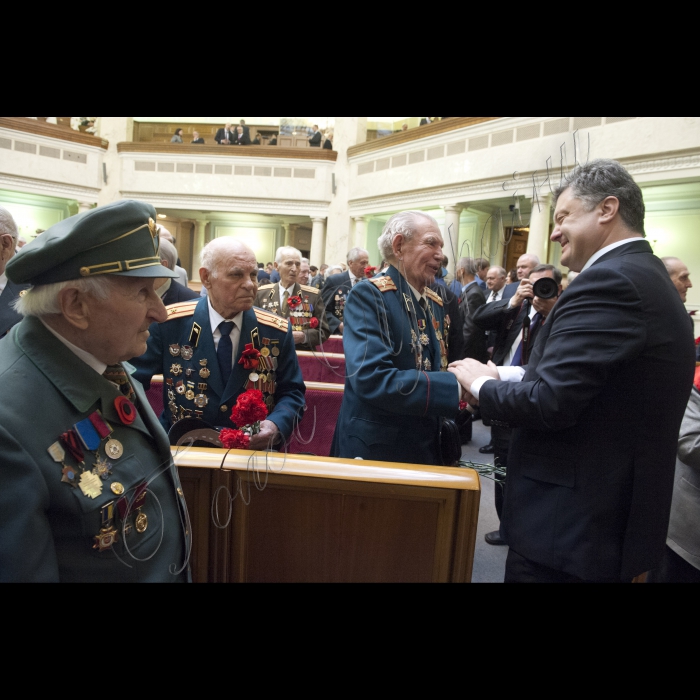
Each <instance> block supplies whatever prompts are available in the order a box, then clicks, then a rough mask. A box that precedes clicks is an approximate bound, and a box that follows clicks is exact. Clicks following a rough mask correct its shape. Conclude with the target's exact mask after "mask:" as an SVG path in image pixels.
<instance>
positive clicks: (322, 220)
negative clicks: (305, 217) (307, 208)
mask: <svg viewBox="0 0 700 700" xmlns="http://www.w3.org/2000/svg"><path fill="white" fill-rule="evenodd" d="M311 221H312V222H313V223H315V224H325V223H326V221H327V218H326V217H325V216H314V217H312V218H311Z"/></svg>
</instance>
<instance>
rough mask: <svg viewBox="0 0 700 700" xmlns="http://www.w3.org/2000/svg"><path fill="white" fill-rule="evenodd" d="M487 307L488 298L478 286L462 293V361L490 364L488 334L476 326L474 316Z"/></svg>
mask: <svg viewBox="0 0 700 700" xmlns="http://www.w3.org/2000/svg"><path fill="white" fill-rule="evenodd" d="M485 305H486V298H485V297H484V293H483V292H482V291H481V288H480V287H479V285H478V284H472V285H470V287H469V288H468V289H467V291H466V293H462V298H461V299H460V301H459V306H460V311H461V313H462V338H463V345H464V351H463V355H462V357H461V358H460V359H465V358H467V357H468V358H471V359H472V360H478V361H479V362H483V363H484V364H485V363H486V362H488V359H489V353H488V350H487V349H486V334H485V333H484V330H483V328H481V327H479V326H477V325H476V323H475V322H474V316H475V315H476V313H477V312H478V311H479V309H481V308H482V307H484V306H485Z"/></svg>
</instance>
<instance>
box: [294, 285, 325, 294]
mask: <svg viewBox="0 0 700 700" xmlns="http://www.w3.org/2000/svg"><path fill="white" fill-rule="evenodd" d="M299 286H300V287H301V288H302V289H303V290H304V291H305V292H308V293H309V294H320V293H321V292H320V291H319V290H318V289H316V287H307V286H305V285H303V284H300V285H299Z"/></svg>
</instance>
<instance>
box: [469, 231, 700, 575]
mask: <svg viewBox="0 0 700 700" xmlns="http://www.w3.org/2000/svg"><path fill="white" fill-rule="evenodd" d="M685 317H686V311H685V308H684V306H683V304H682V303H681V301H680V298H679V297H678V292H676V289H675V287H674V286H673V284H672V283H671V281H670V279H669V276H668V273H667V272H666V268H665V267H664V265H663V263H662V262H661V261H660V260H659V259H658V258H656V257H654V255H653V253H652V250H651V246H650V245H649V244H648V243H647V242H646V241H643V240H641V239H640V241H639V242H634V243H631V244H628V245H625V246H622V247H620V248H617V249H616V250H613V251H611V252H610V253H608V254H607V255H605V256H603V258H601V259H600V260H598V261H597V262H596V264H595V265H593V266H592V267H591V268H590V269H588V270H586V272H584V273H583V274H581V276H580V277H578V278H577V280H576V283H575V284H572V285H571V286H570V287H569V288H568V289H567V290H566V292H564V294H563V295H562V297H561V299H559V302H558V303H557V305H556V306H555V307H554V310H553V311H552V314H551V315H550V317H549V319H548V321H547V323H546V324H545V325H544V326H543V328H542V329H541V331H540V333H539V334H538V337H537V340H536V342H535V348H534V350H533V354H532V357H531V359H530V364H529V366H528V369H527V374H526V375H525V378H524V380H523V382H522V383H520V384H512V383H503V382H487V383H486V384H485V385H484V387H483V388H482V390H481V394H480V401H481V412H482V415H483V416H484V417H485V418H487V419H489V420H497V421H502V422H507V423H509V424H510V425H512V426H513V427H515V428H516V430H515V431H514V434H513V443H512V448H511V453H510V457H509V462H508V488H507V490H506V501H505V510H504V516H503V522H502V532H503V534H504V535H505V538H506V540H507V542H508V544H509V545H510V547H511V548H512V549H513V550H514V551H515V552H517V553H518V554H520V555H521V556H523V557H525V558H527V559H529V560H531V561H533V562H537V563H539V564H543V565H545V566H548V567H550V568H552V569H556V570H557V571H563V572H565V573H567V574H570V575H573V576H576V577H578V578H581V579H585V580H590V581H599V580H617V581H631V580H632V579H633V578H634V577H636V576H638V575H640V574H642V573H644V572H646V571H650V570H651V569H654V568H655V567H656V566H657V565H658V564H659V562H660V561H661V559H662V557H663V555H664V551H665V546H666V535H667V532H668V522H669V516H670V510H671V498H672V494H673V479H674V473H675V466H676V452H677V447H678V433H679V430H680V426H681V422H682V420H683V415H684V413H685V410H686V406H687V403H688V397H689V395H690V390H691V386H692V383H693V373H694V366H695V352H694V348H693V338H692V333H691V331H690V328H689V326H688V322H687V320H686V318H685Z"/></svg>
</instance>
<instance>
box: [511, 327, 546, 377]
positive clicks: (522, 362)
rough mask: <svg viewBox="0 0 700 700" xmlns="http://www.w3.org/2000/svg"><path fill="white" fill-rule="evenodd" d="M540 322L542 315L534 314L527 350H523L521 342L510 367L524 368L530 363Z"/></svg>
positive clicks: (523, 342) (523, 344) (523, 345)
mask: <svg viewBox="0 0 700 700" xmlns="http://www.w3.org/2000/svg"><path fill="white" fill-rule="evenodd" d="M542 321H543V317H542V314H535V315H534V316H533V318H532V321H531V322H530V340H529V342H528V344H527V349H526V348H525V341H524V340H523V341H522V342H521V343H520V347H518V350H517V352H516V353H515V356H514V357H513V362H512V363H511V367H525V366H526V365H527V363H528V362H529V361H530V355H531V354H532V349H533V348H534V347H535V339H536V337H537V332H538V331H539V330H540V328H541V327H542Z"/></svg>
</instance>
